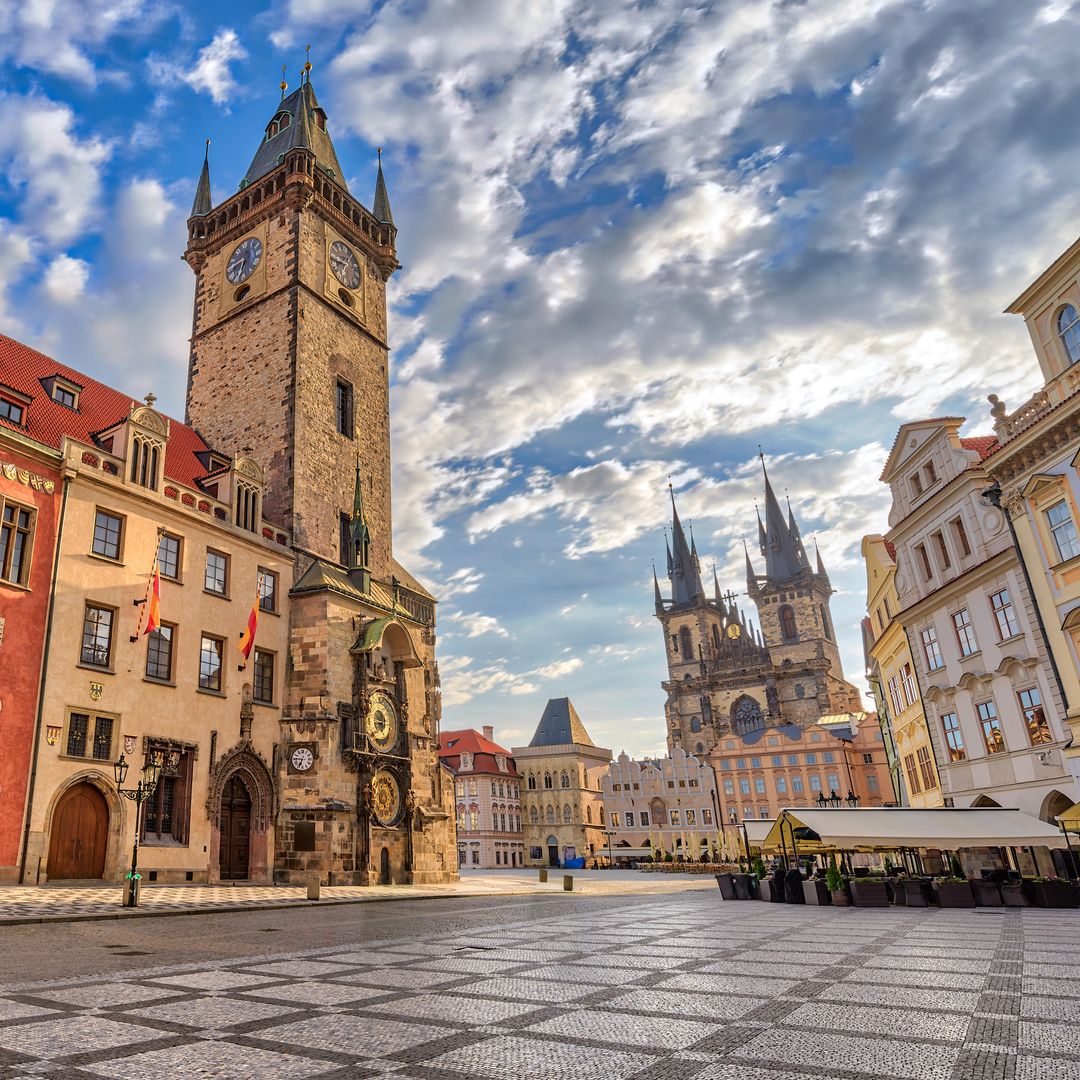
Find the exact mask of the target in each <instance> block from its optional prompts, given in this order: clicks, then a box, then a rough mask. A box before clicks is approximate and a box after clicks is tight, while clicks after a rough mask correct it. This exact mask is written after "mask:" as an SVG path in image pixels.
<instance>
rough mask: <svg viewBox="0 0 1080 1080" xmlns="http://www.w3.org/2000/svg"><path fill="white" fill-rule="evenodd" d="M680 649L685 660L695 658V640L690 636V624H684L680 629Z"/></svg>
mask: <svg viewBox="0 0 1080 1080" xmlns="http://www.w3.org/2000/svg"><path fill="white" fill-rule="evenodd" d="M679 649H680V650H681V651H682V657H683V659H684V660H693V659H694V642H693V640H692V638H691V637H690V628H689V627H688V626H684V627H683V628H682V629H681V630H680V631H679Z"/></svg>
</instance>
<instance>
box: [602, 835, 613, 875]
mask: <svg viewBox="0 0 1080 1080" xmlns="http://www.w3.org/2000/svg"><path fill="white" fill-rule="evenodd" d="M604 835H605V836H606V837H607V859H608V867H609V869H612V870H613V869H614V868H615V857H614V856H613V855H612V854H611V838H612V837H613V836H614V835H615V833H614V832H612V831H611V829H605V830H604Z"/></svg>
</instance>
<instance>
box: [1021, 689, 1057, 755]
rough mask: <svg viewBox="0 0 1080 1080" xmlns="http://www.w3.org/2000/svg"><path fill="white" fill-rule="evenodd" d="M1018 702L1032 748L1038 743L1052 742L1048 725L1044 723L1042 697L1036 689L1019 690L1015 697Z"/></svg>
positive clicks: (1044, 714) (1052, 738) (1044, 715)
mask: <svg viewBox="0 0 1080 1080" xmlns="http://www.w3.org/2000/svg"><path fill="white" fill-rule="evenodd" d="M1016 696H1017V698H1018V699H1019V701H1020V711H1021V712H1022V713H1023V714H1024V723H1025V724H1026V725H1027V731H1028V738H1029V739H1030V740H1031V745H1032V746H1038V745H1039V744H1040V743H1048V742H1053V741H1054V736H1053V735H1052V734H1051V733H1050V725H1049V724H1048V723H1047V721H1046V713H1044V712H1043V707H1042V697H1041V696H1040V695H1039V691H1038V689H1037V688H1036V687H1034V686H1032V687H1030V688H1029V689H1027V690H1021V691H1020V693H1019V694H1017V695H1016Z"/></svg>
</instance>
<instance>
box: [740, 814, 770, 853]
mask: <svg viewBox="0 0 1080 1080" xmlns="http://www.w3.org/2000/svg"><path fill="white" fill-rule="evenodd" d="M775 824H776V819H775V818H747V819H746V820H745V821H744V822H743V825H744V827H745V828H746V839H747V840H748V841H749V842H750V846H751V847H761V845H762V844H764V843H765V840H766V839H767V837H768V835H769V832H770V831H771V829H772V827H773V826H774V825H775Z"/></svg>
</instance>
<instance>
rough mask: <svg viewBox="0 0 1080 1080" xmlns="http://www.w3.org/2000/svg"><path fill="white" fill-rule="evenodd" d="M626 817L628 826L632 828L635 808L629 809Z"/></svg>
mask: <svg viewBox="0 0 1080 1080" xmlns="http://www.w3.org/2000/svg"><path fill="white" fill-rule="evenodd" d="M625 817H626V827H627V828H628V829H632V828H633V827H634V811H633V810H627V811H626V814H625Z"/></svg>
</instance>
